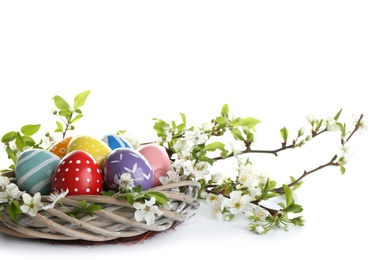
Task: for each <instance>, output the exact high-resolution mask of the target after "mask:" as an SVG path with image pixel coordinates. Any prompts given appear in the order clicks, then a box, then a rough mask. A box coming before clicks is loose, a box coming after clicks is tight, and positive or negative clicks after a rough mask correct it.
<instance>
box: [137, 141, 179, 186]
mask: <svg viewBox="0 0 390 260" xmlns="http://www.w3.org/2000/svg"><path fill="white" fill-rule="evenodd" d="M138 151H139V152H140V153H141V154H142V155H143V156H144V157H145V158H146V160H148V162H149V164H150V166H151V167H152V171H153V175H154V181H153V187H155V186H159V185H161V182H160V177H163V176H167V172H168V171H171V170H172V164H171V160H170V159H169V155H168V153H167V151H166V150H165V148H164V147H162V146H160V145H158V144H146V145H144V146H142V147H140V148H139V149H138Z"/></svg>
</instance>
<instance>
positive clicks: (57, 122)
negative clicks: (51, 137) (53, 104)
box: [56, 121, 64, 132]
mask: <svg viewBox="0 0 390 260" xmlns="http://www.w3.org/2000/svg"><path fill="white" fill-rule="evenodd" d="M56 125H57V129H58V130H60V132H62V131H64V126H63V125H62V123H61V122H60V121H56Z"/></svg>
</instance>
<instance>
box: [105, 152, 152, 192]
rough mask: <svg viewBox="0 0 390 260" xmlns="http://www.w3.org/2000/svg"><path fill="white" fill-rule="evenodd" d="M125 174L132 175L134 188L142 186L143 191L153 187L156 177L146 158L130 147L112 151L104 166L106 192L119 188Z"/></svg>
mask: <svg viewBox="0 0 390 260" xmlns="http://www.w3.org/2000/svg"><path fill="white" fill-rule="evenodd" d="M124 173H130V174H131V177H132V178H133V180H134V186H138V185H141V187H142V190H147V189H149V188H151V187H152V185H153V181H154V176H153V171H152V167H151V166H150V164H149V162H148V161H147V160H146V159H145V157H144V156H143V155H142V154H141V153H139V152H138V151H136V150H133V149H131V148H128V147H123V148H117V149H114V150H112V151H111V152H110V153H109V154H108V156H107V158H106V160H105V161H104V164H103V181H104V185H105V186H104V189H105V190H115V191H117V190H118V188H119V185H118V181H119V180H120V177H121V175H122V174H124Z"/></svg>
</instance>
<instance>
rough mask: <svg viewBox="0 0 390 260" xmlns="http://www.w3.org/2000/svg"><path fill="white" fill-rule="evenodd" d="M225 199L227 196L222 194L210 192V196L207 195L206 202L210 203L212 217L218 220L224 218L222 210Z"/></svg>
mask: <svg viewBox="0 0 390 260" xmlns="http://www.w3.org/2000/svg"><path fill="white" fill-rule="evenodd" d="M224 201H225V198H224V197H223V195H222V194H219V195H216V194H212V193H209V194H208V196H207V197H206V202H207V204H209V205H210V212H209V216H210V217H212V218H215V219H217V220H223V214H222V210H223V208H224Z"/></svg>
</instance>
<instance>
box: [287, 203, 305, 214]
mask: <svg viewBox="0 0 390 260" xmlns="http://www.w3.org/2000/svg"><path fill="white" fill-rule="evenodd" d="M286 210H287V211H289V212H292V213H300V212H302V210H303V208H302V206H301V205H299V204H292V205H290V206H288V207H287V208H286Z"/></svg>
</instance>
